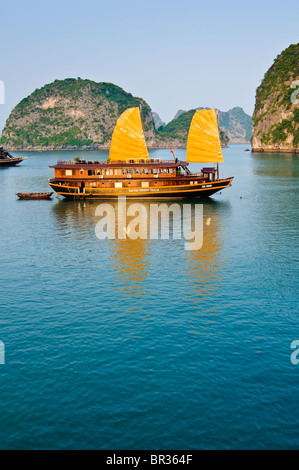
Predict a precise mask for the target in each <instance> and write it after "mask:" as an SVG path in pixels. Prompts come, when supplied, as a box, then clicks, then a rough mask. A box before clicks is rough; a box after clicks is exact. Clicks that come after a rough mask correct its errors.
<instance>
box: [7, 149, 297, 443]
mask: <svg viewBox="0 0 299 470" xmlns="http://www.w3.org/2000/svg"><path fill="white" fill-rule="evenodd" d="M245 148H246V146H244V145H232V146H230V148H228V149H224V159H225V163H224V164H223V165H221V174H222V176H234V177H235V179H234V182H233V186H232V187H231V188H230V189H226V190H224V191H223V192H222V193H221V194H216V195H214V196H213V197H212V198H210V199H209V200H207V201H205V202H203V203H202V202H201V201H200V200H196V201H195V200H189V201H187V202H188V203H192V204H203V227H204V238H203V246H202V248H201V249H200V250H198V251H186V250H185V249H184V240H183V239H178V240H176V239H169V240H161V239H158V240H150V239H147V240H135V241H134V240H131V239H129V238H128V239H125V240H118V239H116V240H99V239H98V238H97V237H96V235H95V226H96V223H97V221H98V218H97V217H95V209H96V207H97V206H98V204H99V203H100V201H66V200H64V199H62V198H58V197H53V199H52V200H51V201H19V200H18V199H17V198H16V196H15V193H16V192H25V191H48V190H49V186H48V178H50V177H52V176H53V170H52V169H50V168H48V166H49V165H51V164H55V163H56V161H57V160H59V159H66V160H69V159H72V158H73V156H76V155H84V156H85V158H86V159H87V160H96V159H104V158H105V157H106V155H107V154H106V153H105V152H88V153H85V154H83V153H80V152H43V153H32V154H31V156H30V157H29V158H28V160H26V161H24V162H23V163H22V164H21V165H20V166H19V167H16V168H5V169H1V170H0V183H1V184H0V199H1V207H0V221H1V283H0V292H1V296H0V308H1V310H0V311H1V316H0V340H1V341H2V342H3V343H4V345H5V364H0V412H1V415H0V416H1V420H0V448H2V449H136V450H140V449H173V450H176V449H290V448H299V436H298V424H299V408H298V400H297V396H298V387H299V364H298V365H296V364H293V363H292V362H291V359H290V358H291V353H292V349H291V343H292V341H294V340H299V327H298V215H297V207H298V175H299V164H298V155H297V156H296V155H267V154H255V155H254V154H251V153H250V152H244V149H245ZM15 155H18V153H17V152H16V153H15ZM151 155H152V156H153V157H155V158H157V157H158V156H161V157H162V158H165V159H170V157H171V155H170V153H169V151H168V150H155V151H152V152H151ZM176 155H177V156H178V157H179V158H181V159H184V158H185V150H178V151H177V152H176ZM193 169H197V170H198V169H200V168H199V167H197V168H196V165H195V166H193ZM129 204H130V202H128V205H129ZM179 204H180V207H182V202H181V201H180V202H179ZM148 205H149V203H147V205H146V207H148Z"/></svg>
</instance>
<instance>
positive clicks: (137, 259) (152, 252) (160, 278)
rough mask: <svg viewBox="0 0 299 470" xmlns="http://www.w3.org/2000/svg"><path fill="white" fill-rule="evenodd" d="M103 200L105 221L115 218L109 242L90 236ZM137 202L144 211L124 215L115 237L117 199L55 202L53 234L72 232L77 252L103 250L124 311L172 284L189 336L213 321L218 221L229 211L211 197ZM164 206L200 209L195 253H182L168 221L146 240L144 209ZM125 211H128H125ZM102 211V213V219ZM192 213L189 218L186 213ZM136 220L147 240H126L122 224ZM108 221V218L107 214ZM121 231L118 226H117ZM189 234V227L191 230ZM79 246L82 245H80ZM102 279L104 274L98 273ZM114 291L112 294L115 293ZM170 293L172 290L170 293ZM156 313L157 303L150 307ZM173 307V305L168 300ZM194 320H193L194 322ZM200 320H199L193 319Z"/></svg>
mask: <svg viewBox="0 0 299 470" xmlns="http://www.w3.org/2000/svg"><path fill="white" fill-rule="evenodd" d="M102 202H104V203H105V204H107V203H108V204H111V206H112V207H113V209H114V210H113V211H112V212H111V214H113V215H112V216H111V214H110V217H111V218H112V219H111V223H114V220H115V225H116V226H115V238H114V239H110V240H108V239H105V240H99V239H97V237H96V232H95V229H96V224H97V222H98V221H99V220H100V218H99V217H96V216H95V213H96V209H97V207H98V206H99V204H101V203H102ZM136 202H137V201H132V200H129V199H128V200H127V201H126V210H127V214H128V211H129V212H130V207H131V206H132V204H136ZM140 202H142V206H143V207H144V208H145V209H143V211H142V212H139V213H136V214H135V213H134V216H127V220H126V223H127V225H126V229H125V233H124V232H123V231H122V232H121V236H122V237H123V239H120V238H119V237H118V201H117V200H109V201H100V200H97V201H88V200H87V201H65V200H60V201H59V202H58V203H57V204H56V205H55V206H54V212H55V214H56V218H57V222H59V224H58V227H59V230H63V232H64V233H65V232H67V233H69V234H71V233H72V232H73V231H74V230H77V231H78V232H79V233H77V238H79V240H80V241H81V242H82V244H81V247H80V249H84V246H85V247H86V246H88V248H89V249H91V248H93V249H94V250H101V252H103V251H105V254H106V263H107V264H108V266H109V268H112V269H113V271H114V273H115V282H114V283H113V286H111V285H110V287H112V288H113V289H115V291H117V292H122V293H123V294H124V295H125V299H126V303H125V304H126V305H125V308H126V311H133V310H136V309H138V308H140V306H141V304H142V302H144V304H143V306H144V305H145V304H146V303H147V300H146V299H147V298H148V297H149V296H151V295H153V294H155V295H157V294H158V297H159V298H162V297H163V292H164V294H165V296H167V295H169V291H171V290H173V287H174V286H175V284H176V283H177V286H178V292H179V295H180V299H182V301H183V303H185V304H186V305H188V310H189V311H190V312H191V314H190V315H192V318H190V322H191V323H192V322H193V325H191V328H192V330H194V332H198V328H199V326H198V322H199V323H200V328H204V326H203V323H202V319H203V317H206V318H208V321H209V322H211V321H213V316H214V315H215V314H217V303H215V302H214V301H213V300H212V299H215V295H216V293H217V289H218V288H219V286H220V285H221V283H222V273H223V269H225V266H226V260H225V258H224V256H223V255H222V246H223V240H222V234H221V233H222V222H224V220H225V219H227V217H228V215H229V212H230V204H229V203H228V202H218V201H215V200H213V199H208V200H206V201H204V202H203V201H200V200H199V199H196V200H195V199H193V200H184V202H182V200H179V201H153V200H151V201H138V203H140ZM162 202H164V203H166V204H167V205H168V206H169V205H171V204H173V203H175V204H178V206H179V208H180V210H181V214H183V205H184V204H191V205H192V207H195V205H197V204H200V205H202V207H203V219H202V228H203V243H202V246H201V248H200V249H198V250H194V251H192V250H191V251H188V250H185V242H186V240H185V239H184V233H183V231H182V238H181V239H173V238H172V235H173V233H174V230H173V225H172V217H170V223H169V221H168V220H166V221H164V222H163V220H162V221H161V222H160V224H159V231H158V233H159V238H158V239H154V240H153V239H151V238H150V236H149V233H150V205H151V204H161V203H162ZM131 209H133V208H132V207H131ZM105 215H106V213H105V214H104V216H105ZM192 215H194V214H192ZM136 216H138V219H139V224H140V226H143V227H144V226H147V229H148V237H147V239H135V240H134V239H132V238H131V236H132V231H131V230H129V229H128V224H129V222H130V221H132V220H133V219H134V218H135V217H136ZM107 217H108V218H109V215H107ZM163 223H164V225H165V224H167V225H168V227H169V228H170V238H169V239H161V238H160V235H161V230H163V228H164V229H165V226H164V227H163ZM122 230H123V228H122ZM192 230H194V225H193V226H192ZM136 231H139V232H140V227H139V226H138V225H137V226H136ZM83 242H84V243H83ZM106 268H107V265H106V266H103V265H99V270H101V269H104V270H105V269H106ZM103 275H104V274H103ZM117 292H115V295H118V293H117ZM173 294H174V292H173ZM156 308H157V309H159V305H158V304H157V305H156ZM174 308H176V307H175V302H174ZM196 317H197V318H196ZM198 317H200V319H199V318H198Z"/></svg>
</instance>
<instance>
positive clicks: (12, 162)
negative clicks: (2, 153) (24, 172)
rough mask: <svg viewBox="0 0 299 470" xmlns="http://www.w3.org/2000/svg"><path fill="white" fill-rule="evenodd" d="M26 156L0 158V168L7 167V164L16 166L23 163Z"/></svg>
mask: <svg viewBox="0 0 299 470" xmlns="http://www.w3.org/2000/svg"><path fill="white" fill-rule="evenodd" d="M23 160H25V158H21V157H20V158H7V159H3V160H2V159H1V160H0V168H1V167H6V166H15V165H18V164H19V163H21V162H22V161H23Z"/></svg>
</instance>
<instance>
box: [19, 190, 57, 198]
mask: <svg viewBox="0 0 299 470" xmlns="http://www.w3.org/2000/svg"><path fill="white" fill-rule="evenodd" d="M52 194H53V192H51V193H16V195H17V196H18V197H19V199H50V197H51V196H52Z"/></svg>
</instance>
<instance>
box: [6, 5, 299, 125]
mask: <svg viewBox="0 0 299 470" xmlns="http://www.w3.org/2000/svg"><path fill="white" fill-rule="evenodd" d="M2 3H3V2H2ZM1 13H2V14H1V40H0V53H1V61H0V80H2V81H3V82H4V83H5V104H4V105H3V104H2V105H0V129H2V128H3V126H4V123H5V120H6V119H7V117H8V116H9V113H10V111H11V110H12V109H13V107H14V106H15V105H16V104H17V103H18V102H19V101H20V100H21V99H22V98H24V97H25V96H28V95H29V94H30V93H32V92H33V91H34V90H35V89H36V88H40V87H42V86H43V85H44V84H46V83H50V82H52V81H54V80H55V79H63V78H68V77H75V78H76V77H81V78H88V79H91V80H95V81H97V82H102V81H106V82H112V83H115V84H116V85H119V86H121V87H122V88H124V90H126V91H128V92H130V93H132V94H133V95H134V96H140V97H142V98H144V99H145V100H146V101H147V102H148V104H149V105H150V106H151V108H152V110H153V111H155V112H157V113H158V114H159V115H160V116H161V118H162V120H164V121H166V122H168V121H169V120H171V119H172V118H173V117H174V115H175V113H176V112H177V110H178V109H186V110H187V109H191V108H195V107H198V106H209V107H213V106H215V107H217V108H219V109H221V110H223V111H227V110H228V109H230V108H232V107H234V106H241V107H243V108H244V110H245V111H246V112H247V113H250V114H251V113H252V112H253V109H254V99H255V90H256V88H257V86H258V85H259V83H260V81H261V79H262V78H263V75H264V73H265V72H266V71H267V69H268V68H269V66H270V65H271V64H272V63H273V60H274V59H275V57H276V56H277V55H278V54H279V53H280V52H281V51H282V50H283V49H285V48H286V47H288V46H289V45H290V44H292V43H297V42H298V30H299V28H298V17H299V15H298V13H299V2H298V0H296V1H295V0H285V1H283V2H282V1H276V0H271V1H268V0H260V1H256V0H251V1H248V2H243V1H240V0H239V1H234V0H226V1H219V0H214V1H213V2H211V1H208V0H207V1H201V0H198V1H195V0H180V1H177V0H172V1H170V0H151V1H142V0H139V1H136V0H127V1H119V0H109V1H102V0H98V1H96V0H86V1H85V2H84V1H77V0H72V1H70V0H60V1H57V0H51V2H43V1H36V0H27V1H14V0H10V1H9V2H6V4H5V5H3V6H2V7H1Z"/></svg>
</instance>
